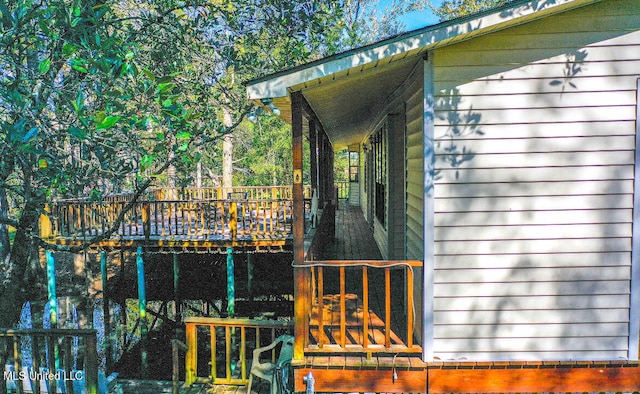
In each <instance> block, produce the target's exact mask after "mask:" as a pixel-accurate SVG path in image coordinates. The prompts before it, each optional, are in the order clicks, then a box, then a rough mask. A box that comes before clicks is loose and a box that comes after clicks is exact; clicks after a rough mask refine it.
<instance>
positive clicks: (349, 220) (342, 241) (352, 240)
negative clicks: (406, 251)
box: [322, 201, 382, 260]
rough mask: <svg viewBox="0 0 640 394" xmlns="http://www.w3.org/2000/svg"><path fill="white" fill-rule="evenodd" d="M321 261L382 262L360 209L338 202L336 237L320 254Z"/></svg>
mask: <svg viewBox="0 0 640 394" xmlns="http://www.w3.org/2000/svg"><path fill="white" fill-rule="evenodd" d="M322 259H323V260H382V254H381V253H380V249H378V245H377V244H376V241H375V240H374V238H373V234H372V233H371V230H370V229H369V223H367V221H366V220H365V219H364V215H363V214H362V210H361V208H360V207H356V206H351V205H348V204H347V203H346V201H340V203H339V205H338V209H337V210H336V235H335V239H334V241H333V243H332V244H331V245H329V246H328V247H327V248H326V249H325V250H324V253H323V254H322Z"/></svg>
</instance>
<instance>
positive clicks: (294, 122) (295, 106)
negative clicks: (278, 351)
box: [291, 92, 310, 360]
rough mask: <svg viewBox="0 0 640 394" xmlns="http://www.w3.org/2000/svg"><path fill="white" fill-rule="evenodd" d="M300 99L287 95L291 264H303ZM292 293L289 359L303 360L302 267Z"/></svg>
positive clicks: (305, 285)
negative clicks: (291, 151) (289, 137)
mask: <svg viewBox="0 0 640 394" xmlns="http://www.w3.org/2000/svg"><path fill="white" fill-rule="evenodd" d="M303 100H304V98H303V97H302V93H300V92H294V93H292V94H291V127H292V134H293V135H292V138H293V143H292V149H293V263H294V265H295V266H300V265H302V264H304V196H303V188H302V179H303V176H302V175H303V174H302V132H303V121H304V118H303V113H302V111H303V110H302V105H303ZM293 276H294V282H293V296H294V331H295V342H294V349H293V359H294V360H303V359H304V346H305V342H306V341H305V338H306V336H307V333H308V332H309V330H308V324H309V323H308V321H307V316H308V313H307V307H308V305H309V291H308V289H309V288H310V286H309V272H308V270H307V269H305V268H294V270H293Z"/></svg>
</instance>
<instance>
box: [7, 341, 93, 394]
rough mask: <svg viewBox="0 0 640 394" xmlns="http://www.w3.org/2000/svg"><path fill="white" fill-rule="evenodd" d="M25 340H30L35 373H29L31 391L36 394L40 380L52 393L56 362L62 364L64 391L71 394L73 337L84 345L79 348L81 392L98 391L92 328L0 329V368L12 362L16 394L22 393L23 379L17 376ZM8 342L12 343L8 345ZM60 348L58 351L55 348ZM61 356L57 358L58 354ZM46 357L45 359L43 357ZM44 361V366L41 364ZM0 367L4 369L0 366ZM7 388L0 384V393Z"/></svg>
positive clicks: (55, 386) (88, 393) (73, 376)
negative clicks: (42, 369)
mask: <svg viewBox="0 0 640 394" xmlns="http://www.w3.org/2000/svg"><path fill="white" fill-rule="evenodd" d="M24 337H28V338H30V340H31V349H30V350H31V353H32V364H31V368H32V369H33V370H34V371H38V372H37V373H35V374H30V375H29V377H28V378H27V379H31V378H32V377H33V378H34V379H33V385H34V387H33V392H37V393H39V392H40V387H41V383H42V381H44V380H46V382H47V383H48V385H49V387H48V392H49V393H55V392H56V389H57V383H58V382H57V378H58V374H57V373H56V372H57V371H58V370H59V369H58V368H57V364H58V363H62V367H63V370H64V384H65V392H66V393H71V394H73V390H74V389H73V380H74V379H75V378H76V375H74V374H72V372H73V350H72V349H73V348H74V347H76V348H77V347H78V346H77V345H74V344H73V341H72V339H73V338H83V339H84V344H83V345H82V346H81V347H80V348H84V354H83V356H84V376H85V390H86V391H85V392H86V393H87V394H95V393H97V392H98V352H97V331H96V330H93V329H77V330H76V329H6V328H3V329H0V340H2V341H3V342H4V343H3V346H0V365H2V366H4V365H5V364H6V362H7V361H8V360H9V359H11V358H12V359H13V367H14V372H15V374H16V375H15V377H16V379H12V380H15V383H16V392H17V393H22V392H23V382H22V380H23V379H18V378H20V377H21V376H20V373H21V372H22V371H23V369H22V368H23V366H22V361H23V354H22V346H21V343H22V339H23V338H24ZM9 342H12V344H9ZM60 347H62V351H61V352H60V351H59V349H60ZM60 353H61V355H60V356H61V357H58V355H59V354H60ZM45 355H46V357H45ZM43 360H44V363H42V361H43ZM41 365H46V366H47V367H48V370H49V371H56V372H49V374H41V373H40V372H39V371H40V367H41ZM3 368H4V367H3ZM6 390H7V386H6V385H5V382H4V381H3V383H2V384H0V393H6Z"/></svg>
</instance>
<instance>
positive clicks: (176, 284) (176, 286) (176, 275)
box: [173, 252, 182, 331]
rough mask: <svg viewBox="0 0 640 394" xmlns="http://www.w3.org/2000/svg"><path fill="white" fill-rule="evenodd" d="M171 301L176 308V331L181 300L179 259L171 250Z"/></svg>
mask: <svg viewBox="0 0 640 394" xmlns="http://www.w3.org/2000/svg"><path fill="white" fill-rule="evenodd" d="M173 302H174V304H175V308H176V316H175V319H176V331H177V330H178V328H179V327H180V326H181V325H182V300H181V299H180V261H179V260H178V254H177V253H176V252H173Z"/></svg>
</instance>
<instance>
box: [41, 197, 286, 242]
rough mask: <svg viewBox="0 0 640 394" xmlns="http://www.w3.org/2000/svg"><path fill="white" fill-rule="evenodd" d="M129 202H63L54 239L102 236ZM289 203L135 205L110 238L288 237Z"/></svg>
mask: <svg viewBox="0 0 640 394" xmlns="http://www.w3.org/2000/svg"><path fill="white" fill-rule="evenodd" d="M127 204H128V202H121V201H118V202H89V201H63V202H57V203H53V204H51V205H50V206H49V208H48V209H49V215H48V216H49V218H48V220H49V222H50V227H49V229H50V230H49V231H50V234H43V235H45V236H52V237H65V238H83V237H92V236H97V235H100V234H103V233H104V232H106V231H107V230H108V229H109V228H110V226H111V225H112V224H113V223H114V222H115V220H116V218H117V217H118V215H119V214H120V212H121V211H122V210H124V209H125V207H126V205H127ZM292 205H293V202H292V200H249V199H237V200H170V201H139V202H137V203H135V204H134V205H133V207H132V208H131V209H130V210H129V211H128V212H127V213H126V215H125V217H124V220H123V221H122V223H121V224H120V226H119V228H118V229H117V230H116V232H115V233H114V234H113V235H114V236H123V237H170V236H189V237H200V238H202V239H236V238H241V237H257V238H260V237H277V238H282V237H287V236H289V235H290V234H291V223H292V221H293V219H292V217H293V210H292Z"/></svg>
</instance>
